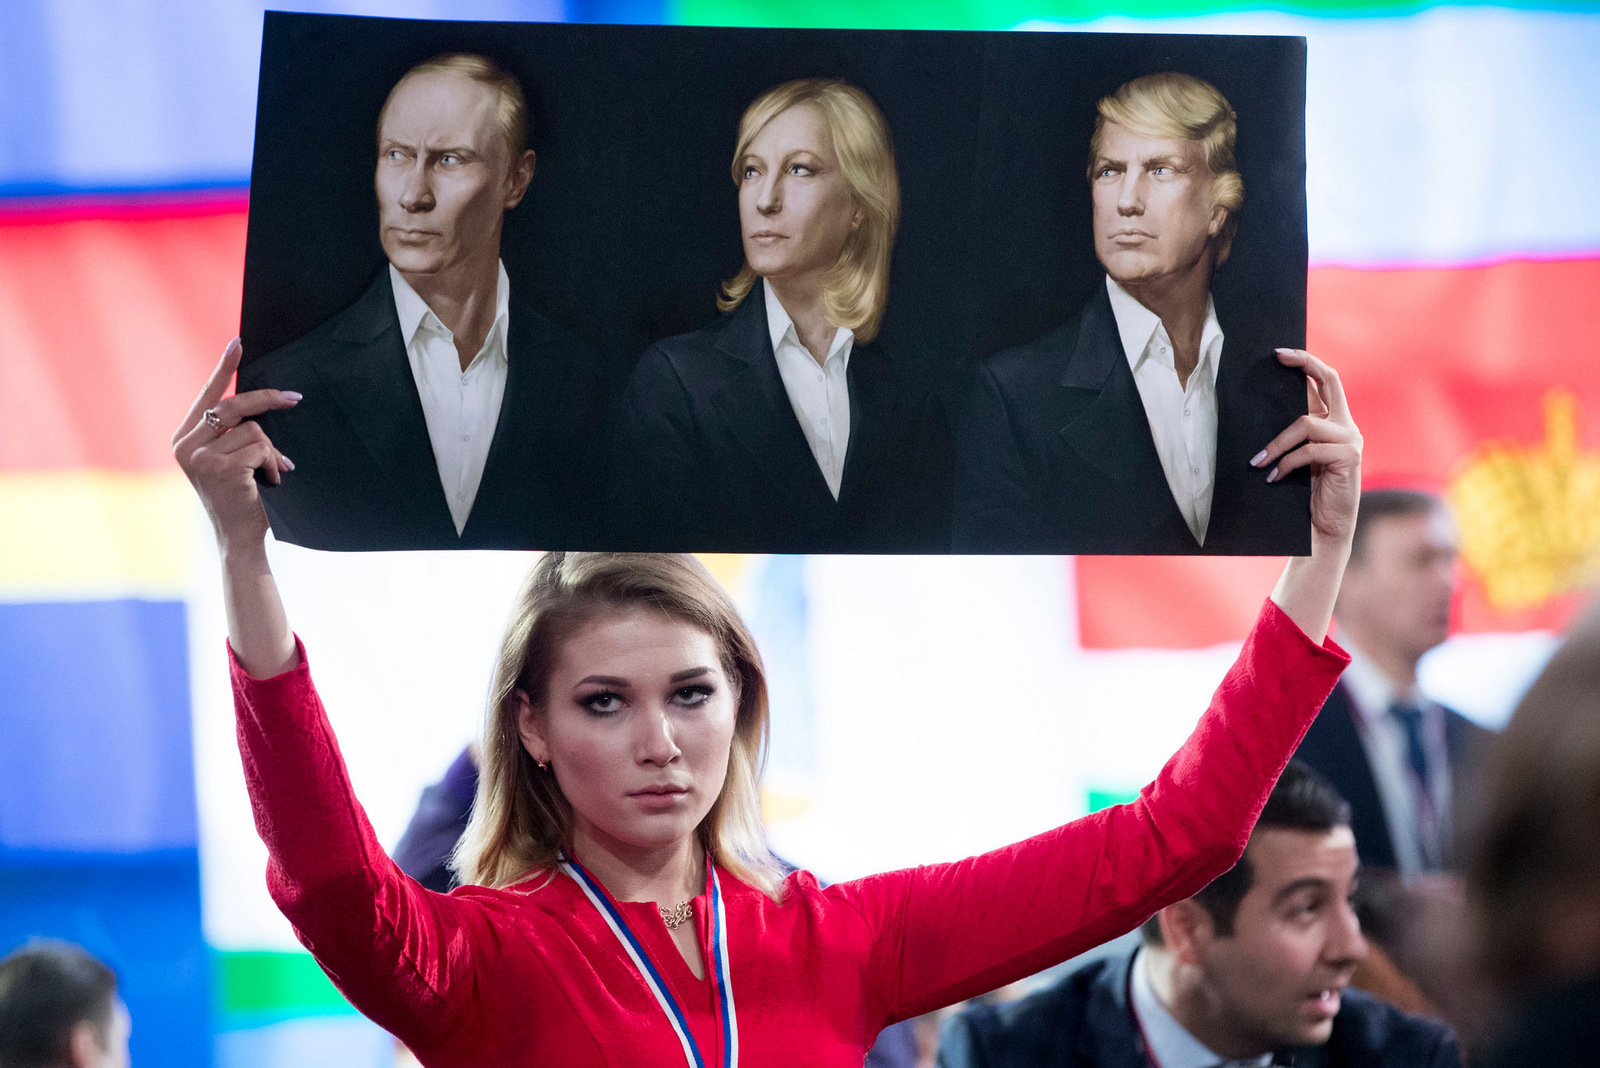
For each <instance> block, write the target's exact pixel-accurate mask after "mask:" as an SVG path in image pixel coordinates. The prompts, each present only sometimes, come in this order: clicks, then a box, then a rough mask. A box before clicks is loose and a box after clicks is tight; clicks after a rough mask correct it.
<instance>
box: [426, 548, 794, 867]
mask: <svg viewBox="0 0 1600 1068" xmlns="http://www.w3.org/2000/svg"><path fill="white" fill-rule="evenodd" d="M638 608H645V609H650V610H652V611H656V612H660V613H663V614H664V615H667V616H669V617H671V618H673V619H677V620H681V621H682V622H684V623H687V624H689V625H690V626H692V627H695V628H697V629H699V630H702V631H704V632H705V633H706V634H708V635H710V636H711V638H712V640H713V641H715V642H716V645H717V649H718V651H719V652H720V653H721V656H722V668H723V671H724V673H726V675H727V676H728V681H729V683H730V684H731V685H732V686H733V687H734V690H735V693H734V699H735V701H736V702H737V704H738V712H737V715H736V718H735V721H734V728H733V744H732V746H731V747H730V750H729V753H728V774H727V778H726V779H725V780H724V782H723V786H722V793H721V794H720V795H719V796H718V797H717V800H716V801H715V803H713V804H712V806H711V811H710V812H709V813H707V815H706V818H705V819H704V820H703V821H701V824H700V827H699V830H698V832H697V833H698V835H699V838H700V844H701V845H702V846H703V847H704V848H705V850H706V854H707V856H709V857H711V858H712V859H713V860H714V861H715V863H717V864H718V865H720V866H721V867H722V868H723V869H724V870H726V871H728V872H729V873H730V874H732V875H734V876H737V877H738V878H739V879H741V880H743V881H744V882H746V883H749V884H750V885H752V886H755V887H757V888H758V889H760V890H761V891H762V892H764V893H766V894H768V895H769V896H776V895H777V893H778V887H779V883H780V880H781V878H782V873H781V871H780V869H779V867H778V864H777V862H776V861H775V860H774V859H773V857H772V854H771V852H770V851H769V850H768V848H767V840H766V830H765V828H764V826H763V824H762V822H761V798H760V781H761V771H762V766H763V764H764V763H765V760H766V748H767V680H766V675H765V673H764V672H763V671H762V668H761V655H760V653H758V652H757V651H756V645H755V640H754V639H753V638H751V636H750V631H749V630H748V629H747V628H746V627H745V625H744V621H743V620H742V619H740V618H739V612H738V610H737V609H735V608H734V606H733V602H732V601H731V600H729V599H728V595H727V594H726V593H725V592H723V590H722V587H720V586H718V585H717V582H716V580H715V579H714V578H712V577H711V574H710V573H709V572H708V571H706V569H705V567H704V566H703V565H701V564H700V562H699V561H697V560H696V559H695V558H694V557H692V556H676V555H670V554H664V553H547V554H545V555H544V556H543V557H541V558H540V560H539V562H538V563H536V564H535V565H534V567H533V571H532V573H531V574H530V575H529V576H528V580H527V582H526V583H525V584H524V586H523V588H522V592H521V594H520V595H519V596H518V597H517V601H516V604H515V606H514V607H513V609H512V612H511V622H510V623H509V624H508V625H507V627H506V633H505V639H504V640H503V641H502V642H501V646H500V660H499V664H498V666H497V667H496V669H495V676H494V686H493V689H492V691H491V693H490V699H489V708H488V713H487V716H486V718H485V723H484V731H483V753H482V759H481V765H482V766H481V769H480V772H479V776H478V794H477V798H476V799H475V801H474V802H473V807H472V818H471V821H470V822H469V823H468V824H467V830H466V833H465V834H464V835H463V836H462V838H461V842H460V844H459V845H458V846H457V848H456V853H455V860H454V866H455V869H456V871H457V873H458V874H459V875H460V877H461V881H462V882H464V883H473V884H477V885H479V886H489V887H495V888H501V887H507V886H511V885H513V884H515V883H519V882H522V881H524V880H526V879H528V878H529V877H530V876H534V875H538V874H541V873H543V874H545V875H546V876H547V877H548V876H549V875H552V874H554V873H555V871H556V868H557V864H558V863H559V860H558V854H559V853H560V851H561V850H563V849H570V847H571V842H572V822H573V812H572V806H571V804H570V803H569V802H568V801H567V798H566V796H565V795H564V794H563V793H562V792H561V787H560V786H559V785H558V784H557V783H556V777H555V776H554V775H553V774H551V773H550V772H548V771H540V770H539V768H538V766H537V765H536V764H535V763H534V762H533V758H532V757H531V756H529V755H528V752H527V750H525V749H523V747H522V738H521V735H520V734H519V733H518V731H517V710H518V700H517V695H516V694H517V691H518V690H521V691H523V692H524V693H526V694H527V695H528V698H529V700H530V701H532V702H533V704H534V706H535V707H541V706H543V705H544V702H545V701H546V699H547V697H548V694H547V690H548V683H549V677H550V671H551V669H552V667H553V665H554V662H555V658H556V655H557V653H558V652H559V650H560V648H561V645H562V643H563V642H565V641H566V640H567V639H568V638H569V637H571V636H572V635H573V634H575V633H576V632H577V631H578V630H580V629H581V628H583V627H584V626H585V625H587V624H589V623H591V622H593V621H594V620H596V619H600V618H603V617H605V616H609V615H615V614H617V613H619V612H626V611H629V610H631V609H638Z"/></svg>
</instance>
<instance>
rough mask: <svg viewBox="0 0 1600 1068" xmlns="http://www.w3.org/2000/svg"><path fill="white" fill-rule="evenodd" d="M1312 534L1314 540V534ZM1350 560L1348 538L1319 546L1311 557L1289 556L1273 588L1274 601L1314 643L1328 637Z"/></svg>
mask: <svg viewBox="0 0 1600 1068" xmlns="http://www.w3.org/2000/svg"><path fill="white" fill-rule="evenodd" d="M1312 537H1313V542H1315V541H1316V540H1317V536H1316V535H1313V536H1312ZM1349 559H1350V543H1349V540H1348V539H1340V541H1339V543H1338V544H1334V545H1318V546H1316V548H1314V549H1313V550H1312V553H1311V555H1310V556H1291V557H1290V558H1289V563H1288V564H1287V565H1286V566H1285V567H1284V569H1283V574H1282V575H1281V576H1279V578H1278V585H1277V586H1276V587H1274V588H1273V591H1272V601H1273V603H1274V604H1276V605H1277V606H1278V607H1279V608H1281V609H1283V614H1284V615H1286V616H1288V617H1289V618H1290V619H1292V620H1294V622H1295V625H1296V626H1298V627H1299V628H1300V629H1301V630H1302V631H1304V632H1305V635H1306V637H1308V638H1310V639H1311V640H1312V641H1314V642H1320V641H1322V639H1323V638H1325V637H1327V634H1328V628H1329V626H1331V625H1332V623H1333V603H1334V601H1335V599H1337V598H1338V596H1339V583H1340V581H1341V580H1342V579H1343V578H1344V566H1345V564H1346V563H1347V562H1348V561H1349Z"/></svg>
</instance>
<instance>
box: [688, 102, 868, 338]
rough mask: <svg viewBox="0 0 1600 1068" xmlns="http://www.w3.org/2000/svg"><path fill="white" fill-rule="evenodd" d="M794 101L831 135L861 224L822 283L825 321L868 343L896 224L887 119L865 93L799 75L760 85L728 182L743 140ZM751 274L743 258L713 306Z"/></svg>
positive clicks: (734, 300)
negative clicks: (812, 109) (818, 117)
mask: <svg viewBox="0 0 1600 1068" xmlns="http://www.w3.org/2000/svg"><path fill="white" fill-rule="evenodd" d="M799 104H814V105H816V108H817V110H818V111H820V112H822V117H823V120H824V121H825V122H827V124H828V130H829V132H830V134H831V135H832V136H833V150H834V152H835V154H837V156H838V158H839V172H840V173H841V174H842V175H843V176H844V180H845V183H846V184H847V185H849V187H850V194H851V196H852V197H853V198H854V200H855V204H856V207H858V208H860V209H861V225H860V226H857V227H856V228H855V230H853V231H852V232H851V233H850V236H849V237H847V238H846V239H845V243H844V250H843V251H841V252H840V253H839V262H838V263H836V264H834V267H833V270H832V271H831V272H830V273H829V275H828V280H827V281H826V282H825V283H824V284H823V302H824V307H825V309H826V314H827V316H828V322H830V323H832V324H833V325H834V326H843V327H848V328H849V329H850V330H851V331H852V332H853V333H854V334H855V336H856V337H857V338H859V339H860V340H862V341H863V342H865V341H871V340H872V339H873V338H874V337H877V336H878V327H879V326H881V325H882V324H883V312H884V309H885V307H886V306H887V305H888V302H889V257H890V255H891V254H892V253H893V251H894V235H895V230H896V229H898V228H899V226H900V177H899V174H898V172H897V171H896V170H895V166H894V139H893V138H892V137H891V136H890V134H889V124H888V123H887V122H885V121H884V119H883V112H881V111H879V110H878V105H876V104H874V103H873V102H872V98H871V97H870V96H868V95H867V94H866V93H863V92H862V91H861V90H860V89H857V88H856V87H855V86H853V85H850V84H848V83H846V82H841V81H838V80H836V79H832V78H802V79H800V80H799V81H793V82H784V83H783V84H782V85H780V86H777V87H775V88H772V89H768V90H767V91H766V92H765V93H762V94H761V95H760V96H759V97H757V98H756V101H755V103H753V104H751V105H750V106H749V107H748V108H746V109H745V112H744V118H742V119H740V120H739V143H738V145H737V146H736V147H735V148H734V150H733V182H734V184H735V185H738V184H740V182H741V180H742V178H743V174H742V173H741V167H740V163H741V161H742V160H743V159H744V157H745V153H747V152H749V151H750V142H752V141H754V140H755V139H756V136H757V135H758V134H760V133H761V131H762V130H763V129H765V128H766V125H767V123H769V122H771V121H772V120H773V119H775V118H777V117H778V116H779V115H781V114H783V113H784V112H785V111H788V110H789V109H790V108H792V107H795V106H796V105H799ZM756 278H757V275H756V272H755V271H753V270H752V269H751V268H750V265H749V264H748V263H746V264H745V265H744V266H743V267H742V268H740V270H739V273H738V274H737V275H735V276H734V277H732V278H730V279H728V280H727V281H726V282H724V283H722V294H721V296H719V297H718V298H717V307H719V308H721V309H722V310H723V311H725V312H728V311H732V310H733V309H734V308H737V307H738V306H739V303H740V302H741V301H742V300H744V298H745V297H746V296H748V295H749V294H750V290H751V289H752V288H753V287H754V286H755V284H756Z"/></svg>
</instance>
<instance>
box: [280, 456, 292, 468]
mask: <svg viewBox="0 0 1600 1068" xmlns="http://www.w3.org/2000/svg"><path fill="white" fill-rule="evenodd" d="M281 459H282V460H283V463H282V464H281V465H280V466H281V467H282V468H283V469H284V470H285V471H293V470H294V461H293V460H291V459H289V458H288V457H287V456H284V457H281Z"/></svg>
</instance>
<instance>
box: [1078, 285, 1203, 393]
mask: <svg viewBox="0 0 1600 1068" xmlns="http://www.w3.org/2000/svg"><path fill="white" fill-rule="evenodd" d="M1106 293H1107V294H1108V295H1109V296H1110V297H1111V314H1112V315H1113V316H1114V317H1115V318H1116V320H1117V334H1118V336H1119V337H1121V339H1122V352H1123V354H1124V355H1125V356H1127V358H1128V367H1129V368H1130V369H1137V368H1138V366H1139V364H1140V362H1141V361H1143V360H1144V359H1145V358H1146V357H1148V358H1150V359H1153V360H1155V361H1157V362H1158V363H1160V364H1162V365H1163V366H1165V367H1166V368H1167V369H1169V370H1171V371H1172V372H1173V374H1177V364H1176V361H1175V357H1174V356H1173V353H1172V344H1171V339H1170V338H1168V337H1167V331H1166V327H1164V326H1163V325H1162V324H1161V316H1159V315H1157V314H1156V313H1155V312H1153V311H1151V310H1150V309H1149V308H1146V307H1145V306H1144V305H1143V304H1140V303H1139V300H1138V298H1137V297H1135V296H1134V295H1133V294H1132V293H1129V292H1128V291H1127V290H1126V289H1123V288H1122V287H1121V286H1120V285H1118V284H1117V282H1116V280H1115V279H1114V278H1112V277H1111V276H1110V275H1109V274H1108V275H1106ZM1158 332H1159V333H1160V336H1161V338H1162V339H1163V340H1164V341H1166V342H1167V345H1166V351H1165V352H1162V351H1161V346H1152V345H1151V344H1150V341H1151V339H1152V338H1154V337H1155V336H1156V335H1157V333H1158ZM1222 341H1223V337H1222V324H1221V323H1219V322H1217V306H1216V303H1215V302H1214V301H1212V299H1211V296H1210V294H1207V295H1206V322H1205V325H1204V326H1203V327H1201V328H1200V362H1199V363H1198V364H1197V365H1196V367H1197V369H1199V370H1201V371H1202V372H1203V373H1204V374H1205V375H1206V377H1207V378H1208V379H1209V380H1210V382H1211V384H1212V385H1216V381H1217V360H1216V359H1215V358H1214V357H1213V354H1214V353H1215V352H1216V350H1217V348H1218V347H1219V346H1220V345H1221V344H1222Z"/></svg>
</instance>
